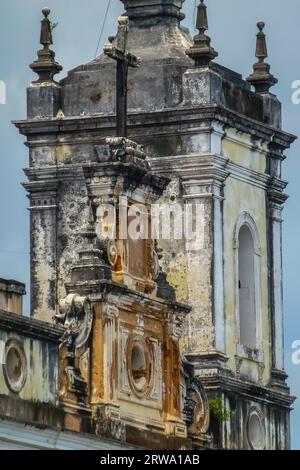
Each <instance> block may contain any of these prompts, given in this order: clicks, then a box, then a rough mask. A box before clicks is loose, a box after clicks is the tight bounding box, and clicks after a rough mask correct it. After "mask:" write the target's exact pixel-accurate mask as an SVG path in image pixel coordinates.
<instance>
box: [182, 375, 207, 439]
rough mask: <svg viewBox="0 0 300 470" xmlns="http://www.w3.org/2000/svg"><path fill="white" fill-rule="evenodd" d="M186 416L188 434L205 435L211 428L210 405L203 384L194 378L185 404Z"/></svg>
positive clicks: (188, 388)
mask: <svg viewBox="0 0 300 470" xmlns="http://www.w3.org/2000/svg"><path fill="white" fill-rule="evenodd" d="M184 414H185V418H186V423H187V426H188V432H189V433H191V434H194V435H199V434H205V433H206V432H207V431H208V427H209V404H208V398H207V395H206V392H205V390H204V388H203V386H202V384H201V382H200V381H199V380H198V379H197V378H194V379H192V380H191V382H190V383H189V384H188V387H187V393H186V397H185V403H184Z"/></svg>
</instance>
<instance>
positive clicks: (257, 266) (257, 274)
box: [233, 211, 263, 354]
mask: <svg viewBox="0 0 300 470" xmlns="http://www.w3.org/2000/svg"><path fill="white" fill-rule="evenodd" d="M244 225H246V226H247V227H248V228H249V230H250V232H251V235H252V238H253V243H254V253H255V259H254V282H255V312H256V349H257V350H258V351H259V352H261V353H263V344H262V305H261V299H262V295H261V245H260V237H259V232H258V229H257V225H256V223H255V221H254V219H253V218H252V216H251V215H250V213H249V212H246V211H244V212H242V213H241V215H240V217H239V219H238V221H237V224H236V227H235V231H234V237H233V249H234V250H235V318H236V345H237V354H238V352H239V351H240V350H241V348H243V345H241V344H240V315H239V288H238V280H239V258H238V256H239V233H240V230H241V228H242V227H243V226H244Z"/></svg>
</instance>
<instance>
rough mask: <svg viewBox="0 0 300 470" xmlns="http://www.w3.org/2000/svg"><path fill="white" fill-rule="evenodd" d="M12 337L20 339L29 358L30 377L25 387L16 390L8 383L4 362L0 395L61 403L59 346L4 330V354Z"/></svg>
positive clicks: (0, 341) (0, 332) (0, 370)
mask: <svg viewBox="0 0 300 470" xmlns="http://www.w3.org/2000/svg"><path fill="white" fill-rule="evenodd" d="M10 339H16V340H18V341H19V342H20V343H21V344H22V346H23V348H24V352H25V355H26V360H27V379H26V382H25V385H24V388H23V389H22V390H21V391H20V392H19V393H18V394H15V393H13V392H12V391H11V390H10V389H9V388H8V387H7V384H6V381H5V378H4V373H3V365H0V395H9V396H12V397H19V398H20V399H22V400H28V401H34V402H41V403H51V404H53V405H55V404H57V398H58V395H57V381H58V347H57V345H55V344H52V343H46V342H45V341H43V340H38V339H32V338H29V337H25V336H22V335H21V334H17V333H8V332H7V331H3V330H0V345H1V353H2V352H3V350H4V347H5V344H6V342H7V341H8V340H10Z"/></svg>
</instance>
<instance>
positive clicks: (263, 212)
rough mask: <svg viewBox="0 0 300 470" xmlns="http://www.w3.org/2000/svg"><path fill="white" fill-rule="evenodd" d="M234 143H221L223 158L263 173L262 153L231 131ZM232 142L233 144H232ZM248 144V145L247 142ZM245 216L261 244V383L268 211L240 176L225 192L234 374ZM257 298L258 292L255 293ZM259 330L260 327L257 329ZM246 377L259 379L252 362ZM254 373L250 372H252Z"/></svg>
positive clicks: (257, 190) (260, 192)
mask: <svg viewBox="0 0 300 470" xmlns="http://www.w3.org/2000/svg"><path fill="white" fill-rule="evenodd" d="M230 134H231V137H232V139H233V140H227V139H225V140H224V141H223V152H224V155H225V156H227V157H228V158H230V160H231V161H232V162H234V163H236V164H238V165H242V166H243V167H245V168H248V169H250V170H253V171H260V172H263V171H264V169H265V167H266V155H265V153H264V152H261V151H259V150H258V149H257V150H253V147H252V146H251V142H250V139H247V138H246V139H245V136H243V141H242V144H241V143H238V141H241V137H239V136H238V134H237V133H236V135H235V136H234V133H233V132H232V131H231V133H230ZM234 139H235V140H236V141H234ZM247 141H248V142H247ZM243 212H247V213H248V214H249V215H250V216H251V217H252V219H253V220H254V222H255V224H256V227H257V230H258V235H259V242H260V285H259V286H258V289H259V294H260V300H261V319H262V325H261V328H262V350H263V353H264V362H265V370H264V383H265V384H266V383H267V382H268V381H269V378H270V366H271V364H270V360H271V350H270V341H271V331H270V322H269V287H268V246H267V219H268V216H267V208H266V192H265V190H264V189H263V188H261V187H257V186H255V185H254V184H251V183H250V182H245V181H242V179H241V175H238V173H236V174H233V173H232V175H231V176H230V177H229V178H228V179H227V181H226V185H225V188H224V280H225V320H226V353H227V355H228V357H229V365H230V368H231V369H232V370H234V371H235V369H236V364H235V355H236V354H237V336H238V324H237V315H238V311H237V310H238V309H237V295H238V289H237V285H238V281H239V280H238V279H237V265H236V260H237V256H236V255H237V252H236V251H237V246H236V243H235V231H236V225H237V222H238V220H239V217H240V216H241V214H242V213H243ZM257 294H258V292H257ZM258 327H259V326H258ZM244 367H245V374H246V376H248V377H249V378H251V377H252V380H253V378H254V377H255V376H256V377H257V378H258V371H257V365H256V364H255V363H252V361H246V362H245V364H244ZM253 368H254V369H255V370H252V369H253Z"/></svg>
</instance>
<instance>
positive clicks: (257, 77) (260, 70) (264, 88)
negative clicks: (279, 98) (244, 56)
mask: <svg viewBox="0 0 300 470" xmlns="http://www.w3.org/2000/svg"><path fill="white" fill-rule="evenodd" d="M257 27H258V29H259V32H258V33H257V36H256V37H257V40H256V54H255V55H256V57H257V58H258V62H256V64H254V65H253V73H252V74H251V75H250V76H249V77H248V78H247V81H248V82H250V83H251V85H253V86H254V88H255V91H256V93H261V94H264V93H269V90H270V88H271V87H272V86H273V85H275V84H276V83H277V82H278V80H277V78H275V77H274V76H273V75H272V74H271V73H270V65H269V64H267V63H266V62H265V59H266V58H267V57H268V50H267V42H266V35H265V33H264V31H263V30H264V27H265V23H264V22H263V21H259V22H258V23H257Z"/></svg>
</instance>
